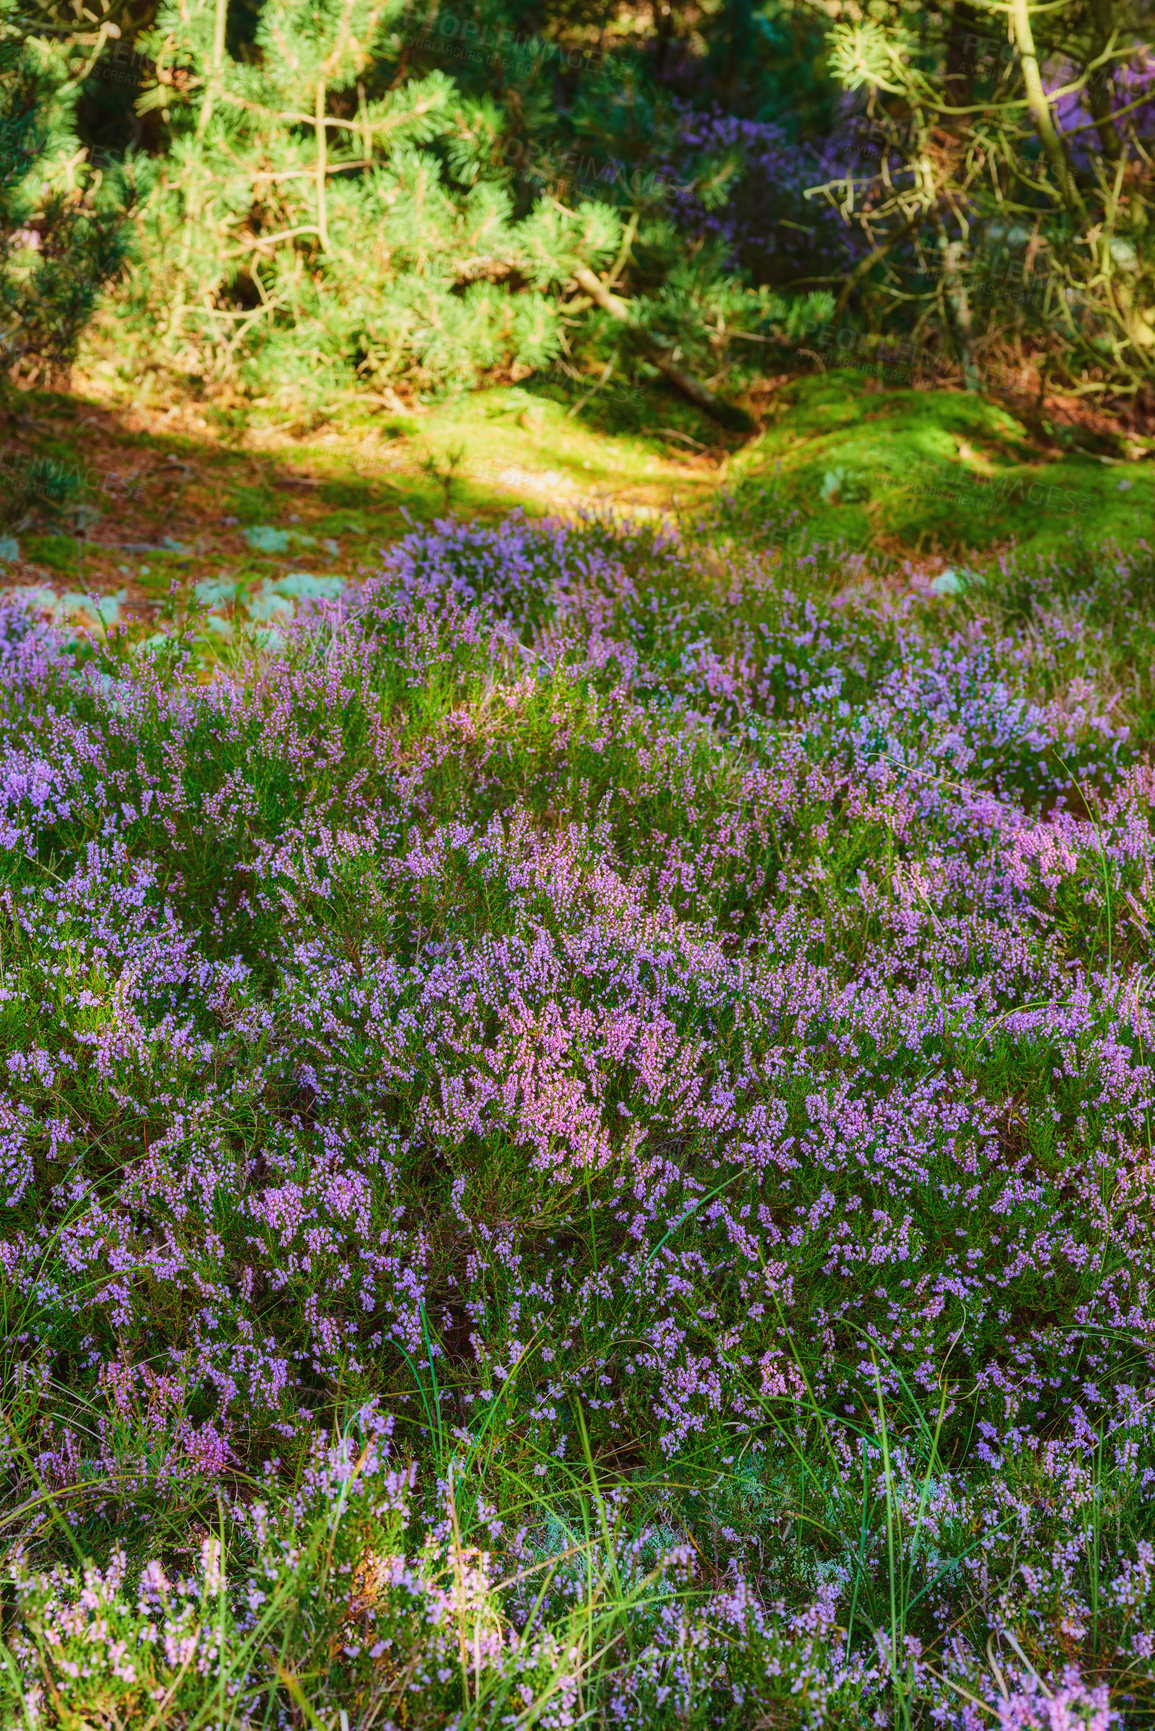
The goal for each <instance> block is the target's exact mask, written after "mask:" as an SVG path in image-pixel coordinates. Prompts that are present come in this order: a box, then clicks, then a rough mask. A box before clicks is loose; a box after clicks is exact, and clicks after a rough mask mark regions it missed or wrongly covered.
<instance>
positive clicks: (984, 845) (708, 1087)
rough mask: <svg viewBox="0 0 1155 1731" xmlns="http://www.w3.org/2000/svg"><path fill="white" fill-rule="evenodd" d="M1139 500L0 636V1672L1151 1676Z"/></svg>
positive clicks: (1009, 1716) (1145, 583)
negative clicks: (1041, 520) (1134, 509)
mask: <svg viewBox="0 0 1155 1731" xmlns="http://www.w3.org/2000/svg"><path fill="white" fill-rule="evenodd" d="M1153 574H1155V558H1153V555H1152V553H1151V551H1150V550H1149V549H1147V548H1145V547H1143V546H1140V547H1138V548H1137V549H1135V550H1134V551H1133V552H1131V553H1129V554H1123V553H1118V552H1114V551H1108V552H1105V553H1101V554H1099V555H1098V556H1097V557H1096V558H1095V559H1090V560H1088V559H1086V558H1085V557H1082V556H1076V555H1074V554H1073V555H1072V558H1071V560H1070V561H1069V562H1068V564H1067V565H1066V566H1064V565H1062V564H1056V565H1054V566H1052V567H1049V568H1046V569H1044V568H1042V567H1040V568H1038V569H1037V570H1034V571H1028V570H1025V569H1020V568H1019V567H1018V566H1017V565H1016V564H1015V563H1014V561H1013V560H1007V561H1004V562H1003V563H1002V564H1001V565H998V566H995V567H994V568H992V569H991V570H990V571H988V572H986V573H985V574H970V575H969V576H968V578H967V580H966V582H965V585H964V586H963V587H962V588H961V590H960V592H958V593H956V594H949V595H943V594H935V593H933V592H932V591H931V590H930V588H929V587H928V586H927V585H926V584H925V583H920V582H919V581H918V580H917V579H916V578H914V577H911V576H909V575H907V576H899V577H897V578H896V577H890V578H885V579H884V577H883V576H882V575H881V574H880V573H879V572H877V571H875V570H873V569H871V568H870V567H869V566H868V565H866V564H865V563H864V562H862V561H861V560H859V561H854V560H849V559H845V558H839V557H837V556H834V555H824V554H819V553H814V552H811V553H808V554H804V555H801V556H795V555H792V556H790V557H789V558H787V557H786V556H784V555H779V554H776V553H775V552H774V550H773V549H772V548H771V549H769V550H767V551H766V552H764V553H749V552H746V553H743V552H742V551H741V550H740V548H738V547H737V546H736V545H735V544H734V543H733V542H732V541H731V540H730V539H728V538H727V536H726V533H725V523H724V521H723V520H722V519H721V518H720V519H719V521H718V522H717V523H716V524H715V526H714V530H713V531H711V533H710V534H709V535H707V536H705V537H703V536H701V535H699V536H697V537H695V536H693V535H690V534H681V533H675V532H674V531H672V530H665V529H655V528H652V527H622V526H614V525H612V524H610V523H605V522H592V521H591V522H588V523H581V524H577V525H573V524H570V525H565V524H562V523H546V524H531V523H529V522H527V521H525V520H524V519H522V518H520V517H518V516H514V517H512V518H510V519H509V520H508V521H506V522H505V523H504V524H502V525H501V526H499V527H497V528H488V527H479V526H476V525H468V524H463V523H461V522H456V521H452V520H447V521H445V522H443V523H440V524H438V525H436V526H435V527H433V528H422V529H414V530H413V532H412V533H411V534H410V535H409V536H408V537H407V538H406V539H405V540H404V541H403V542H402V543H400V544H399V545H397V546H396V547H394V548H393V549H391V550H390V551H388V552H387V553H386V554H384V555H383V563H382V566H381V569H380V571H379V572H378V573H377V574H375V575H372V576H369V577H367V578H365V580H364V581H362V582H360V583H359V584H356V585H350V586H349V587H348V588H347V589H346V590H345V592H344V593H343V594H342V595H341V596H340V597H339V598H336V599H330V600H308V599H305V600H304V601H302V602H301V603H300V605H299V606H298V607H297V610H296V613H295V615H294V617H293V618H292V619H291V620H288V619H282V620H280V622H279V623H278V624H277V625H276V626H275V627H273V628H269V627H268V626H258V625H255V624H249V625H240V624H238V626H237V628H236V630H235V633H234V637H233V640H232V642H231V643H222V635H221V633H219V632H218V633H216V634H210V635H208V636H206V635H205V634H204V629H203V622H202V621H199V620H198V619H197V618H196V617H189V618H183V619H177V620H176V622H175V623H174V625H173V627H172V629H171V630H170V631H169V632H167V633H165V634H158V635H157V636H155V637H153V638H144V637H139V638H138V637H135V636H134V635H133V633H132V632H131V631H123V632H116V631H113V632H111V633H110V634H107V635H104V636H102V635H100V634H97V635H96V636H93V637H89V638H88V639H85V640H73V639H71V638H69V637H68V636H67V634H66V633H63V632H61V631H59V630H58V629H56V628H55V627H53V626H51V625H50V624H48V623H46V622H45V621H43V620H42V619H41V618H39V617H38V616H37V615H36V613H35V612H34V611H33V610H29V609H28V608H26V607H21V606H18V605H17V604H15V603H12V604H10V605H9V606H8V607H7V609H6V611H5V612H4V614H3V618H2V622H0V657H2V659H0V668H2V679H0V701H2V706H3V707H2V719H0V800H2V804H0V828H2V831H3V844H4V846H3V854H2V856H0V869H2V872H3V885H2V908H3V920H2V925H0V969H2V976H0V1017H2V1026H3V1062H4V1069H3V1072H2V1087H0V1177H2V1201H3V1205H4V1209H5V1214H4V1225H3V1232H2V1238H0V1264H2V1278H3V1285H2V1291H3V1303H4V1318H3V1320H4V1330H3V1351H4V1355H5V1360H4V1383H3V1397H4V1408H3V1410H4V1431H3V1438H2V1446H3V1451H4V1461H3V1466H4V1483H5V1495H4V1501H3V1508H2V1522H3V1544H4V1565H3V1567H4V1580H5V1586H4V1596H3V1624H2V1637H3V1652H2V1653H0V1659H2V1660H3V1664H4V1669H3V1670H2V1671H0V1709H2V1711H0V1721H2V1722H3V1724H4V1725H12V1726H17V1725H22V1726H28V1727H36V1728H40V1727H61V1728H66V1731H69V1728H77V1731H79V1728H81V1727H84V1728H88V1727H101V1728H111V1727H133V1728H134V1731H135V1728H140V1731H146V1728H147V1731H153V1728H165V1727H181V1728H188V1731H192V1728H194V1727H208V1726H212V1727H217V1726H221V1727H223V1726H228V1727H236V1728H238V1731H240V1728H241V1727H246V1728H252V1731H256V1728H258V1727H262V1728H263V1727H289V1726H302V1727H303V1726H309V1727H314V1728H316V1727H321V1728H323V1731H356V1728H362V1731H369V1728H370V1727H376V1728H378V1731H385V1728H388V1727H393V1728H395V1731H400V1728H401V1727H406V1728H413V1731H423V1728H429V1727H443V1726H445V1727H457V1728H464V1727H475V1726H494V1727H496V1726H517V1727H523V1726H526V1727H528V1726H541V1727H550V1728H554V1727H565V1726H576V1725H596V1726H627V1727H629V1726H667V1727H675V1726H676V1727H683V1726H693V1727H708V1726H709V1727H713V1726H729V1727H756V1726H763V1727H771V1726H773V1727H778V1726H790V1725H798V1726H808V1725H826V1726H847V1727H850V1726H855V1727H857V1726H867V1725H883V1724H885V1725H894V1726H903V1727H912V1726H915V1725H931V1724H933V1725H941V1726H952V1727H960V1728H965V1731H979V1728H980V1727H995V1728H996V1731H997V1728H1003V1731H1012V1728H1014V1731H1026V1728H1028V1727H1038V1728H1046V1731H1060V1728H1063V1731H1067V1728H1069V1727H1075V1726H1078V1727H1087V1728H1093V1731H1107V1728H1108V1727H1109V1726H1112V1725H1115V1724H1123V1723H1128V1724H1133V1723H1137V1722H1138V1720H1139V1718H1140V1717H1141V1716H1142V1715H1143V1714H1144V1713H1146V1712H1148V1711H1149V1710H1150V1709H1151V1707H1152V1705H1153V1703H1155V1689H1153V1687H1152V1682H1153V1678H1155V1544H1153V1541H1155V1532H1153V1521H1152V1514H1151V1510H1152V1494H1153V1489H1155V1450H1153V1446H1152V1443H1153V1438H1155V1410H1153V1408H1155V1381H1153V1377H1152V1368H1153V1363H1155V1360H1153V1354H1155V1293H1153V1289H1152V1280H1153V1277H1155V1223H1153V1219H1152V1208H1151V1198H1152V1191H1153V1189H1155V1156H1153V1153H1152V1141H1151V1116H1150V1110H1151V1097H1152V1049H1153V1048H1155V1013H1153V1012H1155V988H1153V985H1152V976H1151V972H1150V968H1149V960H1148V958H1149V954H1150V927H1149V920H1150V917H1151V914H1150V910H1151V906H1152V900H1151V898H1152V824H1153V816H1155V772H1153V769H1152V766H1151V764H1150V762H1149V761H1148V759H1147V756H1146V755H1145V753H1146V745H1145V741H1146V739H1147V737H1148V734H1149V732H1150V728H1149V725H1148V723H1149V717H1150V715H1151V713H1152V709H1153V707H1155V705H1153V703H1152V693H1151V685H1150V678H1151V676H1150V666H1149V663H1150V654H1149V650H1150V644H1151V642H1152V641H1153V640H1155V639H1153V637H1152V632H1151V625H1150V622H1151V618H1152V604H1151V601H1150V599H1149V598H1150V595H1151V593H1152V590H1151V584H1152V576H1153Z"/></svg>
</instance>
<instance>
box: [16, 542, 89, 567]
mask: <svg viewBox="0 0 1155 1731" xmlns="http://www.w3.org/2000/svg"><path fill="white" fill-rule="evenodd" d="M20 550H21V552H22V553H23V555H24V557H25V559H27V560H29V561H30V562H31V563H32V564H34V565H44V566H46V567H47V568H48V570H49V571H59V572H60V573H61V574H62V575H63V576H65V577H75V576H76V575H77V572H78V569H79V560H80V557H81V555H80V553H79V544H78V542H77V540H76V538H75V536H73V535H22V536H21V537H20Z"/></svg>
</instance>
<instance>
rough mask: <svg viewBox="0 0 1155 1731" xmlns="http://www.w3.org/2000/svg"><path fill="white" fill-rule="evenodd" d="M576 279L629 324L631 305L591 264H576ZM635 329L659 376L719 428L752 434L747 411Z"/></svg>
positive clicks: (606, 307)
mask: <svg viewBox="0 0 1155 1731" xmlns="http://www.w3.org/2000/svg"><path fill="white" fill-rule="evenodd" d="M573 276H574V281H575V282H576V283H577V285H578V287H579V288H580V289H583V290H584V291H585V293H586V294H587V295H589V297H590V299H591V300H592V301H594V302H596V304H597V305H598V306H599V307H601V309H602V311H603V312H607V313H609V315H610V317H611V318H615V319H617V320H619V322H620V323H622V324H629V323H630V308H629V302H628V301H624V300H623V299H622V298H621V296H620V295H616V294H612V293H611V292H610V290H609V289H608V288H607V287H606V285H605V283H603V282H602V281H601V279H600V278H599V277H597V276H595V275H594V273H593V271H592V270H590V268H589V266H588V265H584V264H579V265H575V266H574V272H573ZM634 330H635V332H636V334H637V337H638V339H639V341H640V343H641V345H642V349H643V351H644V353H645V356H646V359H647V360H648V361H652V363H653V364H654V366H655V367H657V369H658V371H659V372H660V373H664V374H665V376H666V378H667V379H669V381H670V383H671V384H672V385H673V386H674V388H675V390H678V391H681V393H682V395H683V396H684V397H688V398H689V399H690V401H691V402H692V403H696V404H697V406H698V408H700V409H704V410H705V412H706V414H708V415H709V416H710V418H711V419H712V420H715V421H717V422H718V424H719V425H720V426H723V427H729V428H731V429H732V430H734V431H738V432H743V433H748V432H750V431H751V429H752V428H753V425H754V423H753V421H752V420H751V419H750V416H749V415H748V414H747V413H746V411H745V409H739V408H736V407H735V406H734V404H732V403H726V402H723V400H722V398H721V397H718V396H715V394H714V392H713V391H712V390H711V389H710V388H709V386H708V385H704V384H703V383H702V381H701V380H700V379H696V378H694V376H693V374H692V373H687V372H686V371H684V369H683V368H682V367H680V366H678V364H677V363H676V362H675V361H672V360H671V359H670V357H669V355H667V354H666V352H665V350H664V349H663V348H662V347H661V346H660V344H658V343H657V342H655V340H654V338H653V337H652V336H651V335H650V334H649V332H648V331H645V330H643V329H642V328H641V326H640V325H635V326H634Z"/></svg>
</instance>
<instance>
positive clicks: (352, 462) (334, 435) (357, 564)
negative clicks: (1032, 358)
mask: <svg viewBox="0 0 1155 1731" xmlns="http://www.w3.org/2000/svg"><path fill="white" fill-rule="evenodd" d="M752 402H753V406H754V408H755V411H756V416H757V421H758V429H757V431H756V432H755V433H754V434H753V435H749V436H745V437H743V436H742V435H735V434H733V433H723V432H721V431H720V429H718V428H717V427H716V426H714V425H713V423H712V422H710V421H709V420H708V419H707V418H706V417H705V416H704V415H702V414H700V413H699V412H698V411H696V410H694V409H692V408H691V407H689V406H688V405H686V404H685V403H683V402H682V401H681V400H680V399H678V398H676V397H673V396H671V395H670V394H669V393H667V392H665V391H662V390H658V389H647V388H638V389H634V388H629V389H625V388H622V389H613V390H609V391H607V392H604V393H601V394H599V395H596V396H593V397H590V398H585V399H583V398H582V397H579V396H570V397H568V398H567V397H566V394H565V392H564V391H562V390H560V389H559V388H558V386H557V383H556V380H553V379H544V380H542V381H535V380H530V381H528V382H527V384H526V385H525V386H520V387H512V388H505V389H494V390H490V391H486V392H483V393H478V394H474V395H471V396H463V397H460V398H458V399H456V400H452V401H449V402H447V403H444V404H442V405H440V406H438V407H436V408H433V409H427V410H422V411H420V412H414V413H413V414H401V413H398V414H382V413H380V412H375V411H372V410H369V409H366V408H364V407H358V408H357V409H356V410H351V411H350V414H349V416H348V418H347V419H345V420H343V421H342V423H341V424H340V425H336V424H330V425H327V426H324V427H322V428H320V429H319V430H316V431H313V432H311V433H307V434H303V435H302V434H296V435H294V433H293V432H292V431H291V430H269V429H264V430H262V429H259V428H257V429H253V428H249V429H244V430H241V431H238V430H237V429H236V428H232V427H230V426H228V425H227V424H226V423H225V422H223V421H222V420H221V418H220V417H219V416H218V417H217V418H216V422H215V423H214V421H213V420H212V419H211V418H210V417H209V413H208V412H207V411H206V410H205V409H204V408H203V406H198V405H197V404H195V403H191V402H189V403H177V404H174V405H173V406H171V407H169V408H168V409H166V410H164V411H160V410H157V409H154V408H148V407H140V406H134V405H131V404H129V403H126V402H124V401H122V400H117V399H116V398H115V397H114V396H112V395H111V394H110V393H109V392H108V391H107V389H105V388H103V387H102V386H101V385H100V383H99V381H98V380H97V379H95V378H87V379H86V378H84V377H81V378H80V379H79V381H78V383H77V385H76V388H75V389H74V390H73V391H72V392H71V393H69V394H59V393H58V394H51V393H47V392H30V393H28V394H27V395H26V396H25V397H24V398H23V399H22V401H21V404H20V410H21V412H20V413H19V414H17V415H14V416H10V418H9V420H8V423H7V426H6V427H5V428H4V429H3V433H2V436H0V504H2V503H4V501H3V499H2V491H3V490H4V489H5V488H6V489H7V492H8V494H9V498H8V500H7V502H6V503H7V510H6V511H5V513H4V515H5V517H6V519H7V526H6V527H2V526H0V579H2V578H3V577H5V576H6V577H7V578H8V579H9V580H10V582H11V583H12V584H13V585H16V586H20V587H23V588H29V587H32V588H42V589H43V590H44V594H45V600H46V601H47V600H49V591H51V596H52V597H54V598H55V602H56V604H57V605H60V604H61V603H63V605H64V607H65V610H66V611H70V612H71V613H72V614H73V615H74V616H76V617H81V616H83V615H84V614H85V612H86V609H87V612H88V614H89V616H91V614H92V608H91V604H90V603H87V602H86V600H85V597H93V596H95V597H102V598H104V599H103V600H102V602H101V610H102V611H103V612H104V614H105V617H106V618H107V617H115V616H118V615H119V614H120V612H121V611H122V610H123V611H124V612H127V613H129V614H134V613H135V614H141V613H144V614H148V613H150V612H152V611H154V610H155V609H156V608H157V606H158V604H159V603H160V602H161V601H162V600H163V599H164V597H165V596H167V595H168V594H169V593H170V592H171V591H172V589H173V585H174V583H175V584H176V586H177V589H178V590H186V589H189V588H191V587H192V586H194V585H198V584H200V585H206V584H208V585H218V586H219V585H221V584H224V585H226V586H229V587H231V589H232V590H233V591H234V592H240V593H248V592H249V591H250V590H251V589H252V588H253V587H254V586H261V585H267V584H268V583H269V582H274V583H275V582H278V581H280V580H284V579H291V578H293V577H294V576H297V577H299V576H300V574H301V573H306V574H308V575H309V576H312V577H320V578H323V579H326V580H329V579H332V578H333V577H338V578H341V579H344V580H348V579H355V578H356V577H357V575H358V574H359V573H360V572H363V571H365V570H368V569H374V568H375V567H376V565H377V563H378V562H379V549H380V548H381V547H382V546H384V545H387V544H389V543H392V542H393V541H395V540H396V539H397V538H398V537H399V536H400V535H402V534H404V533H405V532H406V529H407V528H408V527H409V526H410V525H412V524H414V523H422V522H430V521H432V520H433V519H435V518H437V517H440V516H444V515H446V514H447V513H452V514H454V515H459V516H468V517H478V518H481V519H483V520H485V519H488V520H495V519H497V518H499V517H502V516H504V515H505V514H506V513H507V512H508V511H509V510H510V509H512V508H514V507H520V508H522V509H523V510H524V511H525V512H526V514H527V515H529V516H543V515H555V514H561V515H567V516H568V515H575V514H579V513H588V512H606V511H610V512H613V513H615V514H618V515H623V516H634V517H645V516H654V515H669V516H678V515H682V514H688V515H691V516H693V515H697V514H698V513H700V512H701V511H702V510H703V509H712V510H713V511H714V512H715V513H716V516H717V522H718V528H719V532H720V533H722V534H725V533H727V532H729V533H731V534H733V536H734V537H735V538H736V539H739V540H742V541H744V542H749V543H751V544H753V545H758V544H763V545H764V544H765V542H766V540H767V539H768V538H770V539H778V540H779V541H781V540H782V539H783V538H784V537H785V536H787V535H789V536H791V537H792V538H793V542H794V546H795V550H800V549H801V548H803V547H804V546H805V545H807V544H821V545H824V546H825V547H827V548H832V547H835V546H841V547H844V548H845V549H846V550H847V551H870V552H872V553H873V554H875V555H876V556H879V557H880V558H881V560H882V562H883V563H884V564H885V563H886V562H887V561H889V560H894V561H895V562H896V565H898V566H901V565H902V564H905V563H908V562H911V563H914V564H915V565H917V566H918V567H919V568H921V569H924V570H926V571H927V572H929V573H931V574H933V573H934V572H936V571H941V570H942V569H943V567H944V566H945V565H947V564H949V563H953V562H957V561H959V560H960V559H961V558H962V557H964V556H965V555H968V554H969V555H977V556H984V555H985V556H987V557H989V556H990V555H991V554H993V553H996V552H998V551H1000V550H1003V549H1006V548H1009V547H1011V546H1018V547H1019V549H1020V550H1024V551H1027V552H1028V553H1034V552H1036V551H1037V552H1039V553H1042V554H1047V555H1049V554H1052V553H1056V552H1059V551H1061V549H1062V547H1063V545H1064V543H1066V542H1068V541H1069V540H1070V539H1071V538H1072V537H1074V538H1075V539H1076V540H1081V541H1083V542H1084V543H1095V544H1098V545H1102V544H1104V543H1106V542H1109V541H1118V542H1121V543H1123V544H1127V543H1133V542H1134V541H1135V540H1136V539H1140V538H1142V537H1143V536H1144V535H1145V534H1147V533H1148V532H1149V529H1150V526H1151V525H1152V524H1153V523H1155V440H1153V439H1143V438H1140V437H1138V436H1136V435H1134V434H1130V433H1127V432H1126V431H1122V430H1119V429H1117V428H1114V427H1112V425H1111V424H1110V423H1109V422H1107V421H1105V420H1102V418H1098V419H1097V418H1096V417H1095V416H1093V415H1088V414H1086V413H1085V412H1080V411H1079V407H1078V405H1074V404H1070V403H1063V402H1061V401H1060V402H1057V403H1056V402H1048V404H1047V405H1046V409H1047V411H1048V414H1047V415H1046V416H1045V415H1043V414H1042V413H1041V410H1040V407H1039V405H1038V404H1019V403H1016V404H1005V403H1002V402H998V401H995V400H992V399H990V398H987V397H984V396H981V395H978V394H975V393H964V392H961V391H955V390H944V389H930V390H927V389H913V388H890V387H888V386H887V385H886V384H885V383H882V382H880V381H879V380H878V379H877V378H875V377H871V376H870V375H869V374H866V373H863V372H855V371H850V370H843V371H834V372H815V373H812V374H810V375H808V376H794V377H783V378H777V379H769V380H767V381H766V384H765V386H764V388H763V389H762V390H761V391H760V392H756V393H754V395H753V398H752ZM1048 417H1054V418H1048ZM1100 422H1101V424H1100ZM33 456H36V457H40V458H44V457H47V458H49V459H51V461H52V462H53V463H54V465H55V466H56V468H57V469H58V471H60V472H64V473H67V474H68V475H70V476H72V477H73V480H74V486H75V497H74V500H73V503H72V504H71V506H70V507H69V508H68V509H67V510H66V511H64V512H60V511H57V512H55V513H51V512H47V511H45V510H44V508H43V507H42V505H41V504H40V503H39V502H38V500H37V499H36V498H35V497H29V496H28V495H27V494H25V496H23V497H22V496H21V487H22V485H23V483H22V480H21V477H22V476H23V474H24V472H25V469H26V465H27V462H28V460H29V459H30V458H31V457H33ZM202 593H211V591H202Z"/></svg>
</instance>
